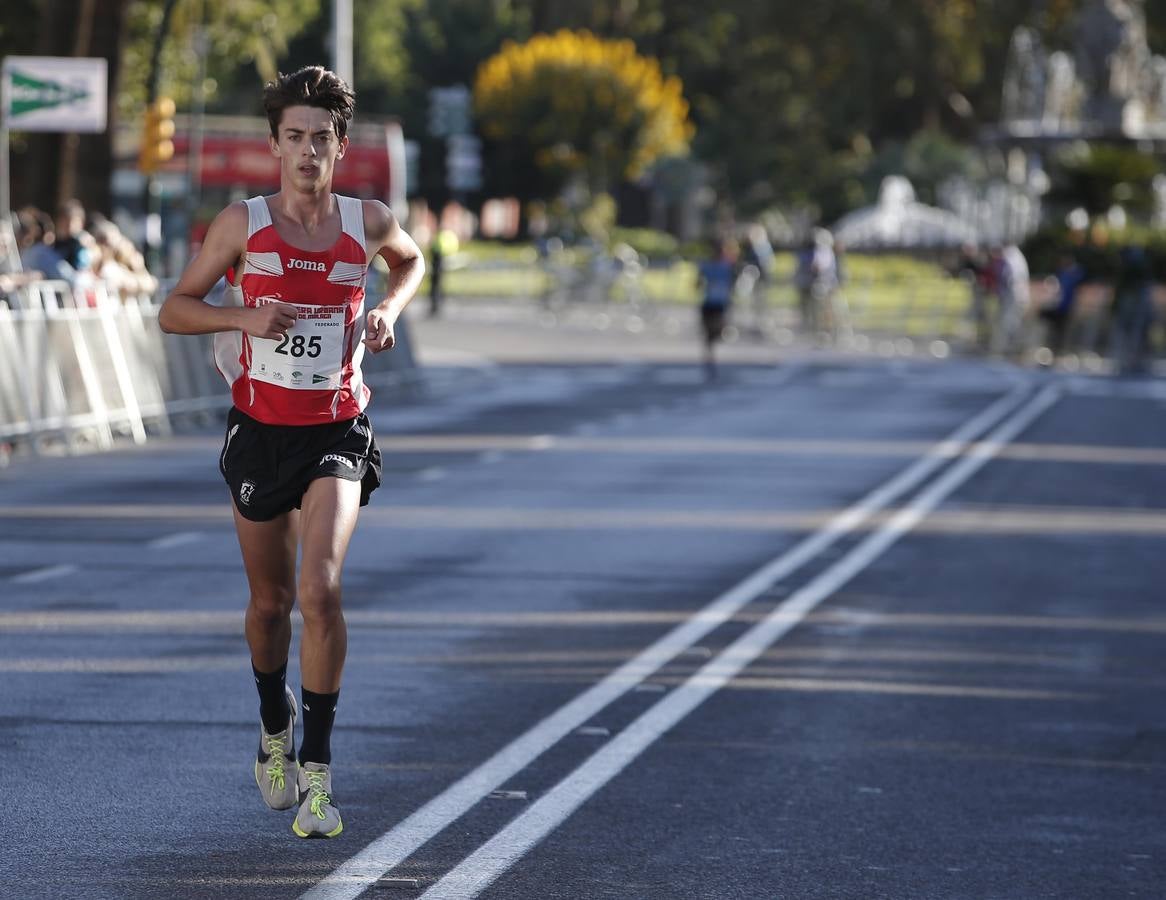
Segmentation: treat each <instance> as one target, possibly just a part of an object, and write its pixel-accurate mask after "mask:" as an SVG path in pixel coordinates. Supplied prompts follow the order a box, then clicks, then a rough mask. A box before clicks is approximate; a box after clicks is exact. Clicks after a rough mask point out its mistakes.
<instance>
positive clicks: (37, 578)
mask: <svg viewBox="0 0 1166 900" xmlns="http://www.w3.org/2000/svg"><path fill="white" fill-rule="evenodd" d="M76 571H77V567H76V566H75V565H73V564H72V563H62V564H61V565H59V566H44V567H43V568H40V569H33V570H32V571H31V572H22V573H21V574H19V575H13V576H12V578H11V579H9V580H10V581H11V582H12V583H13V584H40V583H41V582H42V581H49V580H50V579H53V578H63V577H64V576H66V575H72V574H73V573H74V572H76Z"/></svg>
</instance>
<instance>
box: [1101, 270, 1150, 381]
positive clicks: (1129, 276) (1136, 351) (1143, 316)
mask: <svg viewBox="0 0 1166 900" xmlns="http://www.w3.org/2000/svg"><path fill="white" fill-rule="evenodd" d="M1118 260H1119V265H1118V273H1117V281H1116V283H1115V284H1114V286H1113V310H1112V325H1111V329H1110V345H1111V353H1112V356H1113V360H1114V366H1115V369H1116V371H1117V373H1118V374H1120V375H1134V374H1138V373H1140V372H1142V371H1144V369H1145V367H1146V349H1147V344H1148V342H1149V335H1150V326H1151V325H1152V324H1153V321H1154V307H1153V296H1152V287H1153V278H1152V276H1151V272H1150V263H1149V260H1148V258H1147V257H1146V252H1145V250H1143V249H1142V248H1141V247H1123V248H1122V249H1121V251H1120V253H1119V254H1118Z"/></svg>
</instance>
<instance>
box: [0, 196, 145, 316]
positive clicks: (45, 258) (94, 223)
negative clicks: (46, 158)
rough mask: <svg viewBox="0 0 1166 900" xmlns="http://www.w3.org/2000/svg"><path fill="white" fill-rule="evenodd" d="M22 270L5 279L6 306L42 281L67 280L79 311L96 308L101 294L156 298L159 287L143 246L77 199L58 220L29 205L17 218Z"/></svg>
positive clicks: (1, 290)
mask: <svg viewBox="0 0 1166 900" xmlns="http://www.w3.org/2000/svg"><path fill="white" fill-rule="evenodd" d="M13 232H14V234H13V236H14V238H15V241H16V251H17V253H18V255H19V263H20V264H19V266H18V267H16V266H9V267H8V268H9V269H10V271H7V272H4V273H3V274H0V302H4V303H8V304H9V305H15V304H14V303H13V299H12V295H13V294H14V293H15V292H17V291H18V290H19V289H20V288H22V287H24V286H26V285H28V284H30V283H32V282H37V281H43V280H51V281H64V282H66V283H67V284H68V285H69V288H70V290H71V293H72V296H73V298H74V302H75V303H76V304H77V305H79V306H96V305H97V303H98V302H99V298H100V296H101V294H102V293H103V292H104V294H106V295H107V296H109V297H110V298H112V299H115V300H118V301H127V300H131V299H136V298H138V297H140V296H142V295H151V294H153V292H154V291H155V290H156V288H157V286H158V282H157V279H155V278H154V277H153V276H152V275H151V274H150V273H149V271H148V270H147V268H146V261H145V258H144V257H143V256H142V254H141V252H139V250H138V248H137V246H136V245H135V244H134V242H133V241H132V240H130V239H129V238H128V237H127V236H126V235H125V234H124V233H123V232H122V231H121V229H120V228H118V226H117V225H116V224H115V223H114V222H112V221H110V220H109V219H107V218H105V217H104V216H102V215H101V214H100V213H96V212H91V213H89V214H86V211H85V208H84V207H83V206H82V205H81V203H79V202H78V201H76V200H68V201H66V202H64V203H62V204H61V205H60V206H59V207H58V208H57V213H56V216H50V215H49V214H48V213H46V212H44V211H43V210H41V209H38V208H37V207H34V206H26V207H23V208H22V209H19V210H17V211H16V213H15V214H14V216H13Z"/></svg>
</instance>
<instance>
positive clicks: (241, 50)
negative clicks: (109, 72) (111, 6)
mask: <svg viewBox="0 0 1166 900" xmlns="http://www.w3.org/2000/svg"><path fill="white" fill-rule="evenodd" d="M320 5H321V4H320V0H178V3H177V5H176V6H175V8H174V13H173V18H172V19H171V23H170V29H169V34H168V35H167V36H166V41H165V43H164V44H163V51H162V84H161V89H162V91H163V92H164V93H166V94H168V95H169V96H172V97H173V98H174V99H175V100H176V101H177V103H178V107H179V109H180V110H181V109H182V108H184V107H185V106H186V105H187V103H188V102H189V99H190V96H191V92H192V90H193V88H194V82H195V80H196V79H197V77H198V72H199V65H200V60H199V57H198V53H197V48H196V46H195V44H194V33H195V29H196V28H197V27H198V26H199V25H201V24H203V23H205V26H206V29H207V31H206V36H207V59H206V67H207V73H208V74H207V80H206V83H205V84H204V89H205V91H206V93H207V99H208V102H210V103H211V104H213V103H214V101H215V97H216V95H217V94H218V92H219V89H220V83H224V84H225V86H230V85H232V84H234V83H236V82H237V81H239V80H240V70H241V69H242V71H244V72H245V71H247V70H250V71H251V72H252V73H253V76H254V75H258V77H259V78H261V79H263V80H268V79H270V78H273V77H275V74H276V71H277V69H278V66H279V62H280V60H281V59H282V58H284V57H285V55H286V53H287V50H288V42H289V40H290V39H291V38H292V37H294V36H295V35H296V34H298V33H299V32H300V31H302V30H303V29H305V28H306V27H307V26H308V25H309V24H311V23H312V22H313V21H314V20H315V19H316V18H317V16H318V15H319V12H320ZM163 6H164V3H163V0H134V2H131V3H130V5H129V9H128V11H127V29H128V39H127V42H126V50H125V54H124V58H123V61H122V79H121V84H122V91H121V95H120V97H119V103H120V104H121V107H122V110H123V112H125V113H127V114H132V113H134V112H140V110H141V109H142V107H143V105H144V103H145V99H146V82H147V79H148V75H149V65H150V55H151V53H152V51H153V46H154V41H155V40H156V38H157V35H158V30H159V28H160V26H161V22H162V9H163ZM247 96H248V99H249V102H250V104H251V108H249V109H245V110H243V109H238V108H236V109H233V110H231V111H232V112H244V111H246V112H258V111H259V106H258V102H259V101H258V97H259V91H258V90H257V89H256V85H255V84H254V82H252V83H251V84H250V85H248V90H247Z"/></svg>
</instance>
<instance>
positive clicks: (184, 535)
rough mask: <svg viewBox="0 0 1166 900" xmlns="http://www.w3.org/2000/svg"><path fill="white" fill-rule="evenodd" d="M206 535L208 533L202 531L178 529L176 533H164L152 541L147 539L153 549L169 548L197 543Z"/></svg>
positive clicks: (148, 545)
mask: <svg viewBox="0 0 1166 900" xmlns="http://www.w3.org/2000/svg"><path fill="white" fill-rule="evenodd" d="M205 537H206V535H205V534H204V533H203V532H201V531H177V532H175V533H174V534H167V535H163V536H162V537H159V538H154V539H153V540H152V541H147V542H146V546H147V547H149V548H150V549H151V550H169V549H170V548H171V547H185V546H186V545H187V544H194V543H197V542H198V541H201V540H202V539H203V538H205Z"/></svg>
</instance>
